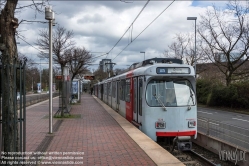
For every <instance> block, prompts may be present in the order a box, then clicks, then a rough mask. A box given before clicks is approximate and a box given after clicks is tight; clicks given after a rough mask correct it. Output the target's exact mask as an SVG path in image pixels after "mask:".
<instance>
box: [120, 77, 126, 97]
mask: <svg viewBox="0 0 249 166" xmlns="http://www.w3.org/2000/svg"><path fill="white" fill-rule="evenodd" d="M120 100H125V80H121V85H120Z"/></svg>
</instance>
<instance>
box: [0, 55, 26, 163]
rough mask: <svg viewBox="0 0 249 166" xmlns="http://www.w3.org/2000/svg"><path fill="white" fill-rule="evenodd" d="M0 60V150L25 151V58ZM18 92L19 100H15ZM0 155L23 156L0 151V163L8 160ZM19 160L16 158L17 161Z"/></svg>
mask: <svg viewBox="0 0 249 166" xmlns="http://www.w3.org/2000/svg"><path fill="white" fill-rule="evenodd" d="M1 60H2V59H1ZM0 62H1V63H0V148H1V149H0V150H1V152H4V151H5V152H25V151H26V146H25V145H26V91H25V88H24V87H25V75H26V73H25V66H26V58H24V59H23V60H20V61H18V62H16V63H15V64H3V63H2V61H0ZM7 87H8V88H7ZM18 93H19V100H17V94H18ZM2 155H4V156H5V157H17V156H18V157H20V156H21V157H23V156H24V155H19V154H16V155H10V154H2V153H1V154H0V162H1V163H2V162H6V161H8V160H6V159H5V158H2V157H1V156H2ZM20 160H22V159H20ZM20 160H17V162H18V161H20ZM11 161H12V160H11Z"/></svg>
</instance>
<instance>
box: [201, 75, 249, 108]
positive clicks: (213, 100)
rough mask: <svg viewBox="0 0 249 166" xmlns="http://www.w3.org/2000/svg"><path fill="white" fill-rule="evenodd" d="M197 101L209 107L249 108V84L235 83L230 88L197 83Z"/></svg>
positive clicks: (203, 82) (208, 83) (203, 81)
mask: <svg viewBox="0 0 249 166" xmlns="http://www.w3.org/2000/svg"><path fill="white" fill-rule="evenodd" d="M196 87H197V99H198V102H199V103H203V104H207V105H209V106H223V107H230V108H249V89H248V87H249V82H238V83H233V84H231V85H229V86H224V85H221V84H214V83H210V82H205V80H199V81H197V86H196Z"/></svg>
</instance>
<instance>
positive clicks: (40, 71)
mask: <svg viewBox="0 0 249 166" xmlns="http://www.w3.org/2000/svg"><path fill="white" fill-rule="evenodd" d="M41 89H42V83H41V59H40V90H41Z"/></svg>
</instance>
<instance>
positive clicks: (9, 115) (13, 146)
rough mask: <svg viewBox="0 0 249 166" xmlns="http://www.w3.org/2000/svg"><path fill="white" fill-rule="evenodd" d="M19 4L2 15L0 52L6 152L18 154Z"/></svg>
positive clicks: (12, 2)
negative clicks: (15, 65)
mask: <svg viewBox="0 0 249 166" xmlns="http://www.w3.org/2000/svg"><path fill="white" fill-rule="evenodd" d="M17 2H18V0H8V1H7V2H6V4H5V7H4V9H3V10H2V11H1V15H0V34H1V38H0V51H1V52H2V65H3V66H4V67H3V77H4V80H5V81H4V82H3V89H4V91H3V98H2V105H3V110H2V111H3V137H4V139H3V141H4V152H17V151H18V150H19V147H18V137H17V135H18V134H17V133H18V128H17V127H18V125H17V111H15V110H14V104H15V97H16V92H15V86H16V85H15V80H14V72H15V71H14V69H15V68H14V64H16V60H17V47H16V40H15V29H16V28H17V26H18V20H17V19H16V18H14V12H15V9H16V5H17ZM15 134H16V136H15ZM5 156H7V155H5ZM8 161H9V160H8ZM7 165H8V164H7Z"/></svg>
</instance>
